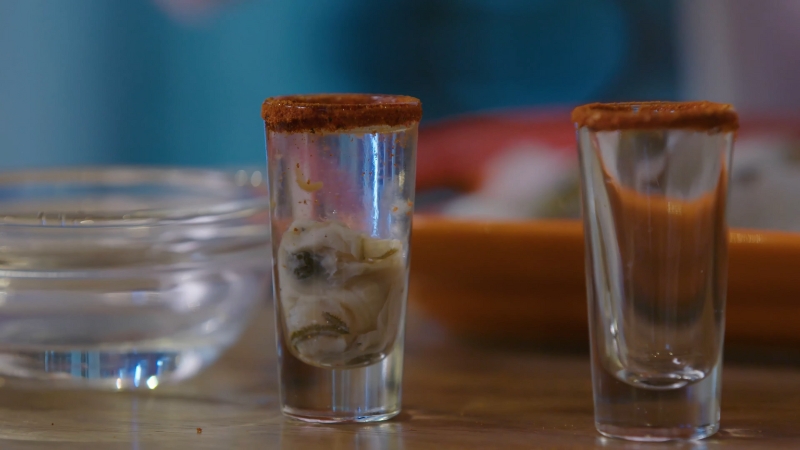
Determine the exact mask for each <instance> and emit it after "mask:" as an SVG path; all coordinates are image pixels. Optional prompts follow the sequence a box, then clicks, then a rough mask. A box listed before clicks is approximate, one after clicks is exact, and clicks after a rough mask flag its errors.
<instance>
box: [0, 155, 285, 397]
mask: <svg viewBox="0 0 800 450" xmlns="http://www.w3.org/2000/svg"><path fill="white" fill-rule="evenodd" d="M259 175H260V174H259ZM256 178H258V179H256ZM251 179H252V182H250V181H251ZM260 184H261V183H260V178H259V177H256V174H253V176H252V178H251V177H248V176H247V174H243V172H242V171H239V173H237V174H235V175H234V174H233V173H226V172H216V171H206V170H189V169H153V168H97V169H70V170H52V171H32V172H15V173H0V377H2V378H1V379H0V381H1V382H3V383H16V384H17V385H21V386H30V385H33V386H34V387H77V388H100V389H115V390H116V389H134V388H143V389H154V388H155V387H156V386H158V385H159V384H164V383H168V382H176V381H179V380H183V379H186V378H188V377H191V376H192V375H195V374H196V373H198V372H199V371H200V370H201V369H202V368H204V367H206V366H207V365H209V364H210V363H211V362H213V361H214V360H215V359H216V358H217V357H218V356H219V354H220V353H221V352H222V350H224V349H225V348H226V347H228V346H230V345H231V344H232V343H233V342H234V341H235V340H236V339H237V338H238V336H239V335H240V333H241V331H242V329H243V327H244V326H245V324H246V321H247V318H248V317H249V315H250V313H251V311H252V309H253V307H254V306H255V304H256V303H257V302H258V301H264V300H265V298H266V297H267V296H268V295H269V294H268V292H269V290H268V288H269V286H270V250H269V218H268V213H269V211H268V205H269V200H268V197H267V196H266V195H265V189H266V188H265V187H264V186H258V185H260Z"/></svg>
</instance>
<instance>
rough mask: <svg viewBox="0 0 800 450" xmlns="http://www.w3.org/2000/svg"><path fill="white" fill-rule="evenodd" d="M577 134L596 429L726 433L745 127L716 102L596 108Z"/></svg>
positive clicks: (583, 110)
mask: <svg viewBox="0 0 800 450" xmlns="http://www.w3.org/2000/svg"><path fill="white" fill-rule="evenodd" d="M572 118H573V121H574V122H575V124H576V127H577V137H578V151H579V156H580V167H581V176H582V194H583V220H584V233H585V240H586V280H587V296H588V303H589V327H590V339H591V351H592V381H593V391H594V405H595V423H596V427H597V430H598V431H599V432H600V433H602V434H603V435H606V436H610V437H620V438H626V439H631V440H639V441H663V440H683V439H701V438H704V437H707V436H710V435H712V434H714V433H715V432H716V431H717V430H718V429H719V415H720V414H719V400H720V387H721V382H720V376H721V367H722V341H723V335H724V318H725V289H726V283H727V278H726V277H727V273H726V272H727V242H728V234H727V225H726V220H725V203H726V198H727V195H728V175H729V173H730V167H731V158H732V148H733V141H734V135H735V131H736V129H737V128H738V117H737V115H736V112H735V111H734V110H733V108H732V107H731V106H730V105H722V104H715V103H709V102H691V103H666V102H645V103H620V104H590V105H586V106H581V107H578V108H576V109H575V110H574V111H573V113H572Z"/></svg>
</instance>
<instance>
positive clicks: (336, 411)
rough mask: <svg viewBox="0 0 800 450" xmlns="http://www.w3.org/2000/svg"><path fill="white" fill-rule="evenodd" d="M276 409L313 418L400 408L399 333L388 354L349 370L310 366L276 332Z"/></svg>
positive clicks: (374, 417)
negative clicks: (278, 395)
mask: <svg viewBox="0 0 800 450" xmlns="http://www.w3.org/2000/svg"><path fill="white" fill-rule="evenodd" d="M278 344H279V347H278V349H279V354H280V364H279V366H280V383H281V409H282V411H283V413H284V414H285V415H287V416H288V417H291V418H293V419H297V420H302V421H304V422H313V423H348V422H351V423H352V422H379V421H382V420H387V419H390V418H392V417H394V416H396V415H397V414H399V413H400V409H401V403H402V401H401V398H402V389H401V385H402V378H403V339H402V334H401V335H400V337H399V338H398V339H397V340H396V341H395V343H394V346H393V347H392V349H391V352H390V353H389V355H387V356H386V357H385V358H383V359H382V360H381V361H378V362H376V363H375V364H372V365H369V366H363V367H355V368H351V369H326V368H321V367H315V366H311V365H309V364H306V363H304V362H303V361H300V360H299V359H297V358H296V357H294V355H292V354H291V353H290V352H289V351H288V349H287V348H286V346H285V344H284V343H283V339H281V335H280V334H279V335H278Z"/></svg>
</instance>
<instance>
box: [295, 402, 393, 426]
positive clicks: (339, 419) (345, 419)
mask: <svg viewBox="0 0 800 450" xmlns="http://www.w3.org/2000/svg"><path fill="white" fill-rule="evenodd" d="M283 414H285V415H286V416H287V417H289V418H291V419H295V420H300V421H303V422H310V423H365V422H383V421H384V420H389V419H391V418H392V417H394V416H396V415H398V414H400V410H399V409H398V410H395V411H388V412H387V411H374V412H368V413H360V414H352V413H340V412H336V411H307V410H301V409H295V408H292V407H291V406H284V407H283Z"/></svg>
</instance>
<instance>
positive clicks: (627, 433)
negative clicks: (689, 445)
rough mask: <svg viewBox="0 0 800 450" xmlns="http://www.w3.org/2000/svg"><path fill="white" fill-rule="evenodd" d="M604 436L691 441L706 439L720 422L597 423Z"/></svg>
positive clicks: (645, 439) (632, 439) (658, 440)
mask: <svg viewBox="0 0 800 450" xmlns="http://www.w3.org/2000/svg"><path fill="white" fill-rule="evenodd" d="M595 427H596V428H597V431H598V432H600V434H602V435H603V436H606V437H610V438H617V439H625V440H628V441H637V442H664V441H691V440H697V439H705V438H707V437H709V436H711V435H712V434H714V433H716V432H717V431H718V430H719V424H718V423H715V424H711V425H706V426H702V427H697V428H654V427H620V426H616V425H610V424H604V423H595Z"/></svg>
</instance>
